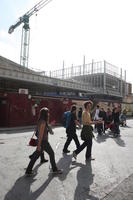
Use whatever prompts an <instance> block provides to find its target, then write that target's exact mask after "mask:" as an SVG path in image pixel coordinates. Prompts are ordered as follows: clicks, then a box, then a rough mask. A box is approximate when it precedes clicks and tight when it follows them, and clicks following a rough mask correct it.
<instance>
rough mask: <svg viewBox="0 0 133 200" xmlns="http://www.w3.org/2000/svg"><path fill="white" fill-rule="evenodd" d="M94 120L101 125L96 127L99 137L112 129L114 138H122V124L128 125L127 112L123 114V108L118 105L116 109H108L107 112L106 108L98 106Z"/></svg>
mask: <svg viewBox="0 0 133 200" xmlns="http://www.w3.org/2000/svg"><path fill="white" fill-rule="evenodd" d="M123 113H124V114H123ZM122 119H123V121H122ZM94 120H95V121H99V123H98V124H96V125H95V129H96V130H97V132H98V135H102V133H105V131H106V130H107V129H108V128H110V130H111V131H112V132H113V134H114V136H115V137H117V136H120V129H119V126H120V124H121V122H122V123H123V124H126V114H125V110H124V111H123V112H122V111H121V107H120V106H119V105H118V106H116V107H114V108H113V109H112V111H111V109H110V108H107V111H105V110H104V108H100V106H99V105H97V108H96V111H95V115H94ZM100 121H101V123H100Z"/></svg>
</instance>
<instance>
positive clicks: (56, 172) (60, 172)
mask: <svg viewBox="0 0 133 200" xmlns="http://www.w3.org/2000/svg"><path fill="white" fill-rule="evenodd" d="M52 173H53V174H62V173H63V171H62V170H61V169H57V170H55V171H53V172H52Z"/></svg>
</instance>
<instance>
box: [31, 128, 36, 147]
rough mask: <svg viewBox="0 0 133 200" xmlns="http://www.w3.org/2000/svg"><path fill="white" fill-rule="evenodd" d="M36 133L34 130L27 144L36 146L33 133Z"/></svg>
mask: <svg viewBox="0 0 133 200" xmlns="http://www.w3.org/2000/svg"><path fill="white" fill-rule="evenodd" d="M35 134H36V131H34V133H33V135H32V137H31V138H30V141H29V146H32V147H36V146H37V141H38V139H35V138H34V135H35Z"/></svg>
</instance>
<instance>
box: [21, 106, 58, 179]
mask: <svg viewBox="0 0 133 200" xmlns="http://www.w3.org/2000/svg"><path fill="white" fill-rule="evenodd" d="M48 119H49V110H48V108H46V107H44V108H42V109H41V110H40V115H39V119H38V123H37V130H38V134H39V136H38V145H37V149H36V151H35V152H34V153H33V155H32V157H31V160H30V162H29V164H28V167H27V169H26V172H25V174H26V175H27V176H30V175H32V174H33V171H32V168H33V166H34V164H35V162H36V160H37V159H38V158H39V156H40V155H41V154H42V152H43V151H45V152H47V153H48V154H49V157H50V163H51V166H52V171H53V173H56V174H61V173H62V171H61V170H59V169H58V168H57V166H56V163H55V154H54V151H53V149H52V147H51V145H50V144H49V142H48Z"/></svg>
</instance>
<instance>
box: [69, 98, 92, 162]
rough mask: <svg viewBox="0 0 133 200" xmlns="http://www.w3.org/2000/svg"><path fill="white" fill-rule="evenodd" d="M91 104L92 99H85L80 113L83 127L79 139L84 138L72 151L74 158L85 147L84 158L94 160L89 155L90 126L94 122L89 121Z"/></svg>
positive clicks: (90, 143) (90, 147) (90, 148)
mask: <svg viewBox="0 0 133 200" xmlns="http://www.w3.org/2000/svg"><path fill="white" fill-rule="evenodd" d="M92 105H93V103H92V101H90V100H89V101H87V102H85V103H84V111H83V113H82V124H83V128H82V131H81V139H82V140H84V142H83V143H82V144H81V145H80V146H79V147H78V148H77V149H76V150H75V151H74V152H73V157H74V158H75V159H76V158H77V155H78V154H79V153H80V152H81V151H82V150H83V149H84V148H85V147H87V148H86V154H85V159H86V161H88V160H95V159H94V158H92V156H91V150H92V138H93V137H94V135H93V132H92V130H93V127H92V126H91V125H92V124H94V122H92V121H91V115H90V110H91V106H92Z"/></svg>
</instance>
